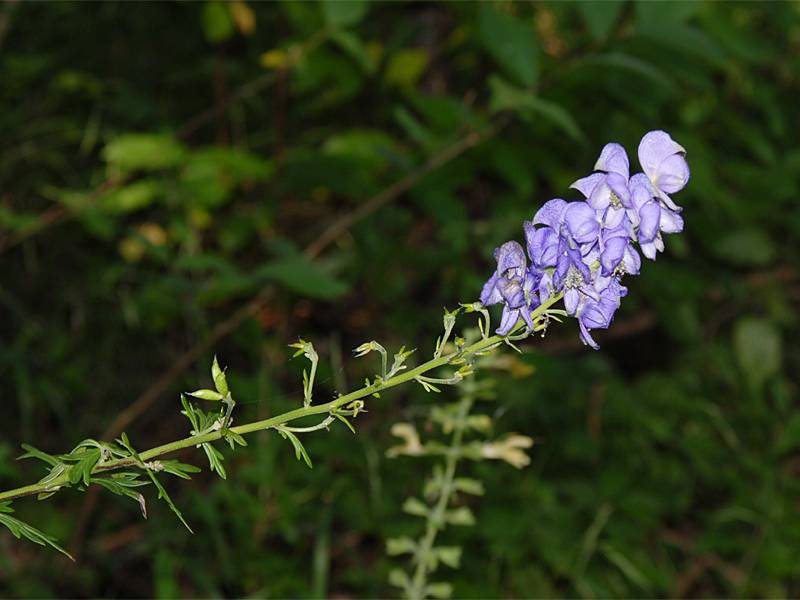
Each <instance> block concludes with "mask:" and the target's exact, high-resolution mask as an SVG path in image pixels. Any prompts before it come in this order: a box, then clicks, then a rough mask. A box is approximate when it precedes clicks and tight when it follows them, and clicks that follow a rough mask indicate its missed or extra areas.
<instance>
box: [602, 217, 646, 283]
mask: <svg viewBox="0 0 800 600" xmlns="http://www.w3.org/2000/svg"><path fill="white" fill-rule="evenodd" d="M632 241H633V240H632V239H631V230H630V228H629V227H627V226H622V225H621V226H619V227H617V228H615V229H604V230H603V232H602V234H601V235H600V243H599V252H600V256H599V258H600V267H601V270H602V274H603V276H605V277H610V276H612V275H614V276H616V277H622V276H623V275H638V274H639V269H640V268H641V266H642V259H641V258H640V257H639V253H638V252H637V251H636V249H635V248H634V247H633V244H632Z"/></svg>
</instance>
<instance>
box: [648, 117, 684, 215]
mask: <svg viewBox="0 0 800 600" xmlns="http://www.w3.org/2000/svg"><path fill="white" fill-rule="evenodd" d="M685 154H686V150H685V149H684V148H683V146H681V145H680V144H678V143H677V142H676V141H674V140H673V139H672V138H671V137H670V135H669V134H668V133H667V132H666V131H651V132H650V133H648V134H646V135H645V136H644V137H643V138H642V141H641V142H640V143H639V162H640V163H641V165H642V169H643V170H644V172H645V173H646V174H647V177H648V178H649V179H650V181H651V182H652V184H653V186H654V187H655V190H656V193H657V194H658V196H659V198H661V199H662V200H663V202H664V203H665V204H666V205H667V206H668V207H669V208H670V209H672V210H675V211H680V210H681V209H680V207H679V206H678V205H677V204H675V203H674V202H673V201H672V198H670V197H669V195H668V194H672V193H675V192H677V191H679V190H681V189H683V187H684V186H685V185H686V183H687V182H688V181H689V165H688V164H687V163H686V159H685V158H684V155H685Z"/></svg>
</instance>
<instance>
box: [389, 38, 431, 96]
mask: <svg viewBox="0 0 800 600" xmlns="http://www.w3.org/2000/svg"><path fill="white" fill-rule="evenodd" d="M429 60H430V57H429V56H428V53H427V52H426V51H425V50H423V49H422V48H404V49H402V50H398V51H397V52H395V53H394V54H392V55H391V56H390V57H389V64H388V65H387V66H386V75H385V79H386V83H388V84H389V85H395V86H397V87H400V88H406V89H412V88H414V87H416V85H417V82H418V81H419V78H420V77H422V74H423V73H424V72H425V69H426V68H427V67H428V61H429Z"/></svg>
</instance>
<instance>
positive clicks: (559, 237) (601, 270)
mask: <svg viewBox="0 0 800 600" xmlns="http://www.w3.org/2000/svg"><path fill="white" fill-rule="evenodd" d="M638 154H639V163H640V164H641V167H642V171H643V172H642V173H636V174H635V175H633V176H631V175H630V163H629V161H628V155H627V153H626V152H625V149H624V148H623V147H622V146H621V145H620V144H616V143H610V144H606V145H605V147H604V148H603V151H602V152H601V153H600V158H598V159H597V163H595V166H594V173H592V174H591V175H589V176H588V177H584V178H583V179H579V180H578V181H576V182H574V183H573V184H572V185H571V186H570V187H572V188H574V189H576V190H578V192H580V193H581V194H582V195H583V196H584V200H581V201H577V202H567V201H566V200H562V199H560V198H556V199H553V200H550V201H549V202H547V203H545V205H544V206H542V208H541V209H540V210H539V211H538V212H537V213H536V215H534V217H533V221H526V222H525V223H524V230H525V240H526V244H527V250H528V258H529V259H530V264H528V260H527V259H526V256H525V251H524V250H523V248H522V246H521V245H520V244H519V243H517V242H515V241H510V242H506V243H505V244H503V245H502V246H500V247H499V248H497V249H496V250H495V252H494V256H495V259H496V260H497V270H496V271H495V273H494V274H493V275H492V276H491V277H490V278H489V281H487V282H486V284H485V285H484V286H483V290H482V291H481V296H480V301H481V303H482V304H483V305H485V306H488V305H491V304H500V303H502V304H503V316H502V319H501V323H500V327H498V329H497V333H498V334H499V335H508V334H509V333H510V332H512V331H513V330H514V328H515V327H516V325H517V323H518V321H519V319H520V318H522V319H523V321H524V322H525V324H526V325H527V327H528V328H529V329H531V328H532V327H533V323H532V322H531V311H532V310H534V309H535V308H536V307H537V306H539V305H540V304H541V303H542V302H545V301H546V300H547V299H549V298H551V297H553V296H554V295H557V294H562V293H563V297H564V308H565V310H566V312H567V314H569V315H572V316H574V317H576V318H577V319H578V324H579V326H580V335H581V339H582V340H583V342H584V343H586V344H588V345H590V346H591V347H592V348H594V349H597V348H598V346H597V343H596V342H595V341H594V340H593V339H592V336H591V335H590V331H591V330H592V329H606V328H608V326H609V325H610V324H611V321H612V320H613V318H614V313H615V312H616V310H617V309H618V308H619V306H620V301H621V299H622V297H623V296H625V295H626V294H627V292H628V290H627V288H625V287H624V286H623V285H622V283H621V281H622V277H623V276H624V275H638V274H639V269H640V268H641V264H642V260H641V257H640V256H639V251H641V253H642V254H644V256H645V257H647V258H649V259H650V260H655V258H656V255H657V253H658V252H662V251H663V250H664V239H663V236H662V234H665V233H678V232H680V231H682V230H683V219H682V218H681V216H680V212H681V210H682V209H681V208H680V207H679V206H678V205H676V204H675V203H674V202H673V201H672V198H670V194H673V193H675V192H678V191H680V190H681V189H683V187H684V186H685V185H686V183H687V182H688V181H689V165H688V164H687V163H686V159H685V155H686V151H685V150H684V148H683V147H682V146H681V145H680V144H678V143H677V142H675V141H674V140H673V139H672V138H671V137H670V135H669V134H668V133H666V132H664V131H651V132H649V133H647V134H646V135H645V136H644V137H643V138H642V140H641V142H639V152H638ZM637 245H638V250H637V248H636V246H637Z"/></svg>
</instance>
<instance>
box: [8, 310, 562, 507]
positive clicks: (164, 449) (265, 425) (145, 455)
mask: <svg viewBox="0 0 800 600" xmlns="http://www.w3.org/2000/svg"><path fill="white" fill-rule="evenodd" d="M560 299H561V294H557V295H555V296H553V297H552V298H550V299H548V300H547V301H546V302H545V303H544V304H542V305H540V306H538V307H537V308H536V310H534V311H533V312H532V313H531V317H532V318H533V319H534V320H536V319H537V318H539V317H541V316H542V315H543V314H544V313H545V312H546V311H547V310H548V309H549V308H550V307H551V306H552V305H553V304H555V303H556V302H558V301H559V300H560ZM521 324H522V323H521V322H520V324H518V325H517V327H516V328H515V329H514V331H516V330H517V329H518V328H519V327H520V326H521ZM514 331H512V332H511V333H514ZM502 341H503V338H502V337H501V336H499V335H493V336H491V337H487V338H484V339H481V340H478V341H477V342H475V343H474V344H472V345H470V346H467V347H466V348H462V349H461V350H459V351H456V352H453V353H451V354H447V355H445V356H440V357H437V358H433V359H431V360H429V361H427V362H425V363H422V364H421V365H419V366H418V367H415V368H413V369H410V370H408V371H404V372H403V373H400V374H398V375H395V376H394V377H391V378H389V379H387V380H385V381H377V382H376V383H372V384H370V385H367V386H364V387H362V388H360V389H358V390H355V391H353V392H350V393H349V394H345V395H344V396H339V397H338V398H336V399H335V400H331V401H330V402H326V403H325V404H316V405H311V406H303V407H302V408H297V409H295V410H290V411H289V412H286V413H283V414H282V415H277V416H275V417H271V418H269V419H263V420H261V421H254V422H252V423H245V424H244V425H238V426H236V427H231V428H230V431H233V432H234V433H238V434H239V435H245V434H248V433H254V432H256V431H264V430H266V429H274V428H275V427H278V426H280V425H284V424H286V423H289V422H291V421H295V420H297V419H302V418H303V417H308V416H311V415H320V414H326V413H330V412H331V411H333V410H335V409H337V408H339V407H341V406H344V405H346V404H350V403H351V402H353V401H355V400H360V399H361V398H366V397H368V396H371V395H372V394H375V393H377V392H381V391H383V390H386V389H389V388H393V387H395V386H398V385H400V384H402V383H406V382H407V381H413V380H414V379H415V378H416V377H418V376H420V375H422V374H424V373H427V372H428V371H432V370H433V369H438V368H439V367H443V366H445V365H448V364H450V363H451V362H452V361H454V360H456V359H459V358H463V357H465V356H470V355H475V354H478V353H480V352H482V351H484V350H486V349H487V348H491V347H492V346H494V345H496V344H499V343H501V342H502ZM224 435H225V430H217V431H210V432H208V433H204V434H202V435H195V436H191V437H187V438H183V439H181V440H176V441H174V442H170V443H169V444H163V445H161V446H156V447H155V448H151V449H150V450H145V451H144V452H140V453H139V457H140V458H141V460H142V461H149V460H153V459H154V458H158V457H159V456H163V455H165V454H171V453H173V452H177V451H179V450H183V449H185V448H192V447H199V446H200V444H205V443H208V442H215V441H217V440H219V439H221V438H222V437H223V436H224ZM136 464H137V461H136V460H134V459H133V458H118V459H115V460H110V461H108V462H104V463H102V464H98V465H97V466H95V468H94V469H92V473H101V472H104V471H112V470H116V469H122V468H125V467H130V466H135V465H136ZM68 483H69V469H66V470H65V471H64V473H62V474H61V475H60V476H59V477H56V478H55V479H53V480H52V481H49V482H47V483H46V484H42V483H34V484H32V485H26V486H24V487H20V488H16V489H13V490H8V491H5V492H0V502H2V501H7V500H13V499H15V498H21V497H23V496H31V495H34V494H42V493H52V492H56V491H58V490H60V489H61V488H62V487H64V486H65V485H67V484H68Z"/></svg>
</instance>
